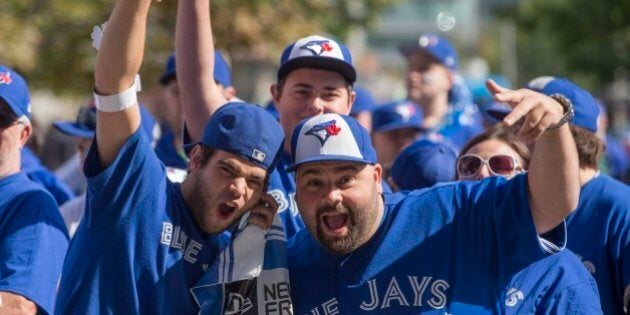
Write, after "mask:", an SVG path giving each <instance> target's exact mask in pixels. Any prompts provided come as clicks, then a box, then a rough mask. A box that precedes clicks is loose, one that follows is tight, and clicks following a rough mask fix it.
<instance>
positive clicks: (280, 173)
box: [267, 152, 304, 239]
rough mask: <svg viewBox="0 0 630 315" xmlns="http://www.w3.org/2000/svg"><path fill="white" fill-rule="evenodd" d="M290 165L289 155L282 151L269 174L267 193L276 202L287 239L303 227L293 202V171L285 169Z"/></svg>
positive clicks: (295, 204)
mask: <svg viewBox="0 0 630 315" xmlns="http://www.w3.org/2000/svg"><path fill="white" fill-rule="evenodd" d="M289 165H291V155H290V154H288V153H286V152H283V154H282V155H281V156H280V159H278V163H276V168H275V169H274V170H273V172H272V173H271V175H270V176H269V188H268V189H267V193H268V194H269V195H271V196H272V197H273V199H275V200H276V202H277V203H278V213H279V215H280V219H281V220H282V224H283V225H284V232H285V233H286V235H287V239H288V238H290V237H291V236H293V235H294V234H295V233H297V232H298V231H299V230H301V229H303V228H304V222H303V221H302V217H300V213H299V212H298V207H297V203H295V177H294V173H292V172H289V171H287V167H289Z"/></svg>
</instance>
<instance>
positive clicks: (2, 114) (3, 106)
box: [0, 98, 19, 128]
mask: <svg viewBox="0 0 630 315" xmlns="http://www.w3.org/2000/svg"><path fill="white" fill-rule="evenodd" d="M18 118H19V117H18V116H17V115H16V114H15V113H14V112H13V110H12V109H11V107H10V106H9V103H7V102H6V101H5V100H4V99H3V98H0V127H1V128H5V127H7V126H10V125H11V124H12V123H14V122H15V121H16V120H18Z"/></svg>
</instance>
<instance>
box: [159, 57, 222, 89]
mask: <svg viewBox="0 0 630 315" xmlns="http://www.w3.org/2000/svg"><path fill="white" fill-rule="evenodd" d="M176 75H177V73H176V67H175V54H171V55H170V56H168V60H167V61H166V68H165V69H164V74H162V77H161V78H160V84H162V85H166V84H168V82H170V81H171V80H172V79H174V78H175V76H176ZM214 80H215V81H217V82H218V83H219V84H221V85H223V86H224V87H230V86H232V75H231V73H230V66H228V64H227V62H226V61H225V59H224V58H223V56H222V55H221V53H219V52H218V51H215V52H214Z"/></svg>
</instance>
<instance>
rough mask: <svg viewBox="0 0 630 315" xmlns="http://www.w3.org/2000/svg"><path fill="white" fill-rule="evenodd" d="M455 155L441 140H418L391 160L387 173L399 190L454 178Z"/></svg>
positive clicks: (430, 184)
mask: <svg viewBox="0 0 630 315" xmlns="http://www.w3.org/2000/svg"><path fill="white" fill-rule="evenodd" d="M456 161H457V154H456V153H455V151H453V149H452V148H451V147H449V146H448V145H446V144H444V143H440V142H433V141H429V140H419V141H416V142H414V143H413V144H411V145H409V146H408V147H406V148H405V149H403V150H402V151H401V152H400V153H399V154H398V157H396V160H394V164H392V169H391V172H390V176H391V178H392V180H393V181H394V183H396V185H398V188H400V189H401V190H414V189H420V188H424V187H431V186H433V185H435V184H437V183H442V182H450V181H454V180H455V175H456V174H455V162H456Z"/></svg>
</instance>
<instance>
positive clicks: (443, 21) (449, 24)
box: [435, 11, 455, 32]
mask: <svg viewBox="0 0 630 315" xmlns="http://www.w3.org/2000/svg"><path fill="white" fill-rule="evenodd" d="M435 24H437V27H438V28H439V29H440V30H441V31H444V32H448V31H450V30H452V29H453V27H455V16H453V14H452V13H451V12H447V11H443V12H440V14H438V15H437V17H436V18H435Z"/></svg>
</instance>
